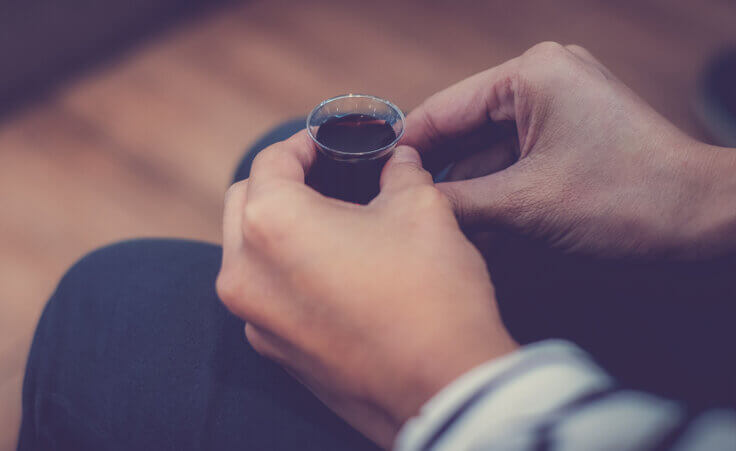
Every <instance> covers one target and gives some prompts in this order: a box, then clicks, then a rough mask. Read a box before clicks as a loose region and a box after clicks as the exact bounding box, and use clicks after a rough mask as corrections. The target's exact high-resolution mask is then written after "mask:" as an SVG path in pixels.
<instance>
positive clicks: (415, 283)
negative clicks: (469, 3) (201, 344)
mask: <svg viewBox="0 0 736 451" xmlns="http://www.w3.org/2000/svg"><path fill="white" fill-rule="evenodd" d="M406 129H407V135H406V137H405V139H404V141H403V144H404V145H403V146H401V147H399V148H397V150H396V153H395V154H394V156H393V157H392V159H391V160H389V162H388V163H387V165H386V166H385V168H384V170H383V173H382V176H381V193H380V194H379V196H378V197H377V198H376V199H374V200H373V201H372V202H371V203H370V204H369V205H365V206H363V205H356V204H349V203H346V202H342V201H338V200H335V199H331V198H327V197H324V196H322V195H321V194H319V193H318V192H316V191H314V190H313V189H312V188H310V187H309V186H307V185H305V182H304V179H305V174H306V173H307V172H308V171H309V168H310V166H311V165H312V163H313V162H314V159H315V156H316V150H315V148H314V146H313V144H312V142H311V141H310V140H309V138H308V137H307V135H306V134H305V133H304V132H301V133H298V134H296V135H294V136H293V137H292V138H290V139H289V140H287V141H284V142H281V143H277V144H274V145H273V146H271V147H269V148H268V149H266V150H264V151H263V152H261V153H260V154H259V155H258V157H257V158H256V160H255V162H254V165H253V168H252V170H251V177H250V178H249V179H248V180H246V181H243V182H240V183H237V184H235V185H233V186H232V188H231V189H230V190H229V191H228V193H227V196H226V200H225V213H224V236H223V262H222V268H221V271H220V274H219V276H218V279H217V292H218V294H219V296H220V298H221V299H222V301H223V302H224V303H225V305H226V306H227V307H228V308H229V309H230V310H231V311H232V312H233V313H235V314H236V315H238V316H240V317H241V318H243V319H245V320H246V323H247V325H246V328H245V333H246V336H247V339H248V340H249V342H250V343H251V345H252V346H253V347H254V348H255V349H256V350H257V351H258V352H260V353H261V354H263V355H264V356H266V357H269V358H271V359H273V360H275V361H277V362H279V363H280V364H281V365H283V366H284V367H285V368H286V369H287V371H289V372H290V373H291V374H292V375H294V377H296V378H297V379H298V380H300V381H301V382H302V383H304V384H305V385H306V386H307V387H309V388H310V389H311V390H312V391H313V392H314V393H315V394H316V395H317V396H318V397H319V398H320V399H321V400H322V401H324V402H325V404H326V405H328V406H329V407H330V408H332V409H333V410H334V411H335V412H337V414H339V415H340V416H342V417H343V418H344V419H345V420H346V421H348V422H349V423H350V424H352V425H353V426H354V427H355V428H357V429H358V430H359V431H361V432H362V433H364V434H365V435H366V436H368V437H369V438H371V439H373V440H374V441H375V442H376V443H378V444H380V445H382V446H384V447H388V446H390V445H391V444H392V443H393V440H394V438H395V435H396V433H397V432H398V430H399V428H400V427H401V425H402V424H403V423H404V422H405V421H406V420H407V419H408V418H409V417H411V416H412V415H414V414H416V413H417V411H418V409H419V407H420V406H421V405H422V404H423V403H424V402H426V401H427V400H428V399H429V398H430V397H431V396H432V395H434V394H435V393H436V392H437V391H438V390H440V389H441V388H442V387H444V386H445V385H447V384H448V383H449V382H451V381H452V380H453V379H455V378H456V377H458V376H459V375H461V374H462V373H464V372H466V371H468V370H469V369H471V368H473V367H474V366H477V365H478V364H480V363H482V362H485V361H488V360H491V359H494V358H497V357H499V356H502V355H504V354H507V353H509V352H512V351H513V350H514V349H516V347H517V345H516V343H514V341H513V340H512V339H511V338H510V336H509V334H508V332H507V331H506V329H505V327H504V325H503V323H502V321H501V319H500V318H499V314H498V311H497V308H496V300H495V295H494V289H493V286H492V284H491V281H490V278H489V274H488V272H487V269H486V265H485V262H484V260H483V258H482V257H481V254H480V253H479V251H478V249H477V248H476V247H475V246H473V244H471V242H470V241H469V240H468V238H466V234H464V233H463V231H462V230H461V228H460V226H461V225H462V226H463V227H464V228H465V232H466V233H467V234H469V235H471V236H474V235H477V234H480V233H486V232H488V230H491V229H492V228H493V227H495V226H498V225H501V226H505V227H511V228H514V229H516V230H519V231H521V232H523V233H525V234H527V235H529V236H532V237H535V238H540V239H542V240H545V241H546V242H547V243H548V244H549V245H551V246H556V247H559V248H563V249H565V250H567V251H570V252H579V253H588V254H593V255H600V256H618V257H621V256H624V257H633V258H663V257H665V256H674V257H677V258H693V257H697V256H700V255H712V254H715V253H718V252H721V251H723V250H724V249H730V248H732V247H733V243H734V238H736V233H734V226H733V225H734V224H735V223H736V222H735V221H734V218H733V215H734V212H736V208H733V207H734V200H736V195H734V193H735V192H736V189H734V182H732V181H731V180H732V179H736V178H734V177H731V175H732V174H733V173H734V172H733V171H734V167H736V164H734V161H733V157H732V156H731V153H730V152H729V151H727V150H726V149H719V148H715V147H712V146H706V145H703V144H701V143H698V142H696V141H694V140H692V139H691V138H689V137H687V136H686V135H684V134H682V133H681V132H680V131H678V130H677V129H676V128H675V127H674V126H672V125H671V124H670V123H669V122H667V121H666V120H665V119H663V118H662V117H661V116H660V115H659V114H657V113H656V112H655V111H654V110H652V109H651V108H650V107H648V106H647V105H646V104H645V103H644V102H642V101H641V100H640V99H639V98H638V97H636V95H634V94H633V93H632V92H631V91H630V90H629V89H628V88H626V87H625V86H624V85H623V84H621V83H620V82H619V81H618V80H616V78H615V77H614V76H613V75H612V74H611V73H610V72H609V71H608V70H607V69H606V68H605V67H603V66H602V65H601V64H600V63H599V62H598V61H597V60H595V59H594V58H593V57H592V56H591V55H590V54H589V53H588V52H587V51H585V50H584V49H582V48H580V47H576V46H568V47H563V46H560V45H558V44H553V43H544V44H540V45H537V46H535V47H534V48H532V49H531V50H529V51H528V52H526V53H524V54H523V55H522V56H520V57H518V58H515V59H513V60H511V61H509V62H507V63H504V64H502V65H500V66H497V67H494V68H492V69H489V70H488V71H485V72H482V73H480V74H477V75H475V76H473V77H470V78H468V79H466V80H464V81H462V82H460V83H458V84H456V85H454V86H452V87H450V88H448V89H447V90H445V91H442V92H440V93H438V94H436V95H434V96H432V97H431V98H429V99H428V100H427V101H425V102H424V103H423V104H422V105H421V106H420V107H419V108H418V109H416V110H415V111H413V112H412V113H411V114H410V115H409V116H408V117H407V126H406ZM415 149H417V150H418V151H419V152H420V153H421V155H422V156H421V159H420V153H418V152H417V150H415ZM422 160H423V163H424V166H425V167H427V168H429V169H437V168H440V167H442V166H445V165H447V163H448V162H450V161H456V164H455V165H454V167H453V169H452V171H451V174H450V179H451V181H449V182H445V183H441V184H438V185H433V183H432V179H431V176H430V174H429V172H427V171H425V170H424V169H423V168H422Z"/></svg>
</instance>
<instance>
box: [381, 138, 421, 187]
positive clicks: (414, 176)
mask: <svg viewBox="0 0 736 451" xmlns="http://www.w3.org/2000/svg"><path fill="white" fill-rule="evenodd" d="M431 184H432V175H431V174H430V173H429V172H427V171H425V170H424V168H422V159H421V157H420V156H419V152H417V151H416V150H415V149H413V148H411V147H409V146H399V147H397V148H396V150H394V154H393V156H392V157H391V159H390V160H388V161H387V162H386V165H385V166H384V167H383V171H382V172H381V180H380V185H381V194H386V193H391V192H395V191H399V190H402V189H405V188H407V187H409V186H414V185H431Z"/></svg>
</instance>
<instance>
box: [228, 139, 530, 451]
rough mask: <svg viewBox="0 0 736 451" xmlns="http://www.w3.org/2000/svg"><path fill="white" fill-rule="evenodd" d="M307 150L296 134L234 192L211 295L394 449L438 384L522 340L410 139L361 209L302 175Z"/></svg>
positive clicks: (264, 348) (253, 339) (259, 343)
mask: <svg viewBox="0 0 736 451" xmlns="http://www.w3.org/2000/svg"><path fill="white" fill-rule="evenodd" d="M314 158H315V149H314V147H313V145H312V143H311V141H310V140H309V138H308V137H307V136H306V134H305V133H303V132H302V133H298V134H296V135H294V136H293V137H292V138H290V139H289V140H287V141H285V142H282V143H278V144H275V145H273V146H271V147H269V148H268V149H266V150H264V151H263V152H262V153H261V154H259V155H258V157H257V158H256V161H255V162H254V165H253V169H252V171H251V177H250V179H248V180H246V181H244V182H240V183H238V184H235V185H233V187H232V188H231V189H230V190H229V192H228V195H227V198H226V202H225V215H224V216H225V217H224V237H223V261H222V268H221V270H220V274H219V276H218V279H217V292H218V294H219V296H220V298H221V299H222V301H223V302H224V303H225V305H226V306H227V307H228V308H229V309H230V310H231V311H232V312H234V313H235V314H236V315H238V316H240V317H241V318H243V319H245V320H246V322H247V324H246V326H245V334H246V336H247V338H248V341H249V342H250V343H251V345H252V346H253V348H254V349H255V350H256V351H258V352H260V353H261V354H263V355H265V356H267V357H269V358H271V359H273V360H275V361H277V362H279V363H280V364H282V365H283V366H284V367H285V368H286V369H287V370H288V371H289V372H290V373H291V374H292V375H294V376H295V377H296V378H297V379H299V380H300V381H301V382H302V383H304V384H305V385H306V386H307V387H309V388H310V389H311V390H312V391H313V392H314V393H315V394H316V395H317V396H318V397H319V398H320V399H321V400H322V401H323V402H324V403H325V404H327V405H328V406H329V407H330V408H332V409H333V410H334V411H335V412H337V413H338V414H339V415H340V416H342V417H343V418H344V419H345V420H346V421H348V422H349V423H351V424H352V425H353V426H354V427H355V428H357V429H358V430H360V431H361V432H363V433H364V434H365V435H366V436H368V437H369V438H371V439H373V440H374V441H376V442H377V443H378V444H380V445H382V446H386V447H388V446H390V445H391V443H392V441H393V438H394V436H395V435H396V433H397V431H398V429H399V428H400V426H401V425H402V424H403V423H404V421H405V420H406V419H408V418H409V417H410V416H412V415H414V414H415V413H417V411H418V409H419V407H420V406H421V405H422V404H423V403H424V402H425V401H426V400H428V399H429V398H430V397H431V396H432V395H433V394H434V393H435V392H437V391H438V390H439V389H440V388H442V387H443V386H445V385H446V384H448V383H449V382H450V381H452V380H453V379H454V378H456V377H457V376H459V375H460V374H462V373H463V372H465V371H467V370H468V369H470V368H472V367H473V366H476V365H478V364H480V363H482V362H484V361H486V360H488V359H492V358H495V357H498V356H500V355H502V354H505V353H508V352H510V351H512V350H513V349H514V348H515V347H516V344H515V343H514V342H513V340H512V339H511V338H510V336H509V335H508V333H507V332H506V330H505V328H504V326H503V324H502V323H501V320H500V318H499V315H498V312H497V310H496V304H495V299H494V293H493V287H492V285H491V281H490V279H489V276H488V273H487V270H486V267H485V264H484V261H483V259H482V257H481V256H480V254H479V253H478V251H477V250H476V249H475V248H474V247H473V246H472V244H470V243H469V242H468V241H467V239H466V238H465V236H464V235H463V233H462V232H461V231H460V229H459V227H458V224H457V221H456V219H455V217H454V215H453V212H452V209H451V208H450V204H449V202H448V201H447V199H446V198H445V197H444V196H443V195H442V194H441V193H440V192H439V191H438V190H437V189H435V188H434V186H433V184H432V179H431V177H430V175H429V173H427V172H426V171H424V170H423V169H422V167H421V160H420V158H419V154H418V153H417V152H416V151H415V150H414V149H411V148H409V147H401V148H398V149H397V150H396V154H395V155H394V156H393V158H392V159H391V160H389V162H388V163H387V165H386V167H385V169H384V171H383V174H382V178H381V193H380V194H379V196H378V197H376V199H374V200H373V201H372V202H371V203H370V204H369V205H367V206H361V205H355V204H349V203H345V202H342V201H338V200H335V199H331V198H327V197H324V196H322V195H321V194H319V193H318V192H316V191H314V190H313V189H312V188H310V187H308V186H306V185H305V184H304V175H305V173H306V172H307V171H308V170H309V167H310V165H311V164H312V162H313V161H314Z"/></svg>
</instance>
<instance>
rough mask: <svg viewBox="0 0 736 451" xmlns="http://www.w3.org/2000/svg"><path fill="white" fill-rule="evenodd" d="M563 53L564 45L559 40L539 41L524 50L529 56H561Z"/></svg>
mask: <svg viewBox="0 0 736 451" xmlns="http://www.w3.org/2000/svg"><path fill="white" fill-rule="evenodd" d="M565 53H566V50H565V47H564V46H563V45H562V44H560V43H559V42H555V41H544V42H540V43H539V44H536V45H534V46H533V47H532V48H530V49H529V50H527V52H526V54H527V55H529V56H532V55H533V56H544V57H547V58H549V57H560V56H563V55H564V54H565Z"/></svg>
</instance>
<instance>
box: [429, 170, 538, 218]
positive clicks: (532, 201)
mask: <svg viewBox="0 0 736 451" xmlns="http://www.w3.org/2000/svg"><path fill="white" fill-rule="evenodd" d="M435 186H436V187H437V189H439V190H440V191H442V192H443V193H444V194H445V195H446V197H447V198H448V199H449V200H450V203H451V205H452V209H453V211H454V212H455V216H456V217H457V220H458V222H459V223H460V225H461V226H463V227H464V228H466V229H474V228H476V227H484V228H485V227H487V226H488V225H489V224H499V225H508V226H523V223H524V221H525V218H526V217H527V215H526V214H525V213H526V212H527V210H528V209H529V207H532V208H533V207H534V205H541V204H542V201H541V200H540V195H539V193H540V192H541V190H540V189H539V187H538V185H537V184H535V182H534V181H533V180H532V178H531V177H530V176H529V175H528V174H527V171H525V170H524V168H523V165H521V164H517V165H514V166H511V167H510V168H508V169H506V170H503V171H500V172H496V173H494V174H490V175H486V176H484V177H478V178H473V179H469V180H462V181H453V182H443V183H438V184H436V185H435Z"/></svg>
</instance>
